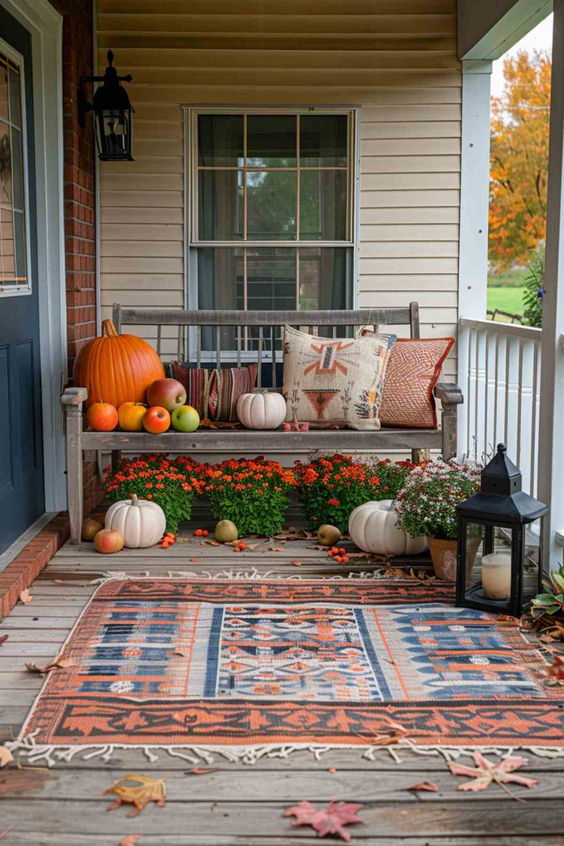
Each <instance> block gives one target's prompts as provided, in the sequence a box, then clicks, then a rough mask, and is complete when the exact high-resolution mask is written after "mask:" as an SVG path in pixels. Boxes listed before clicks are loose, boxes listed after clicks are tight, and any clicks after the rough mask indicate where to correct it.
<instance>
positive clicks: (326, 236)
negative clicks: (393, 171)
mask: <svg viewBox="0 0 564 846" xmlns="http://www.w3.org/2000/svg"><path fill="white" fill-rule="evenodd" d="M188 121H189V150H190V153H189V159H190V171H189V173H190V180H189V183H190V185H189V201H188V221H189V222H188V234H189V241H190V243H189V246H190V265H189V267H190V270H189V276H190V279H189V286H190V287H189V291H190V294H189V297H190V306H191V307H193V308H195V307H197V308H199V309H237V310H264V309H268V310H270V309H277V310H279V309H288V310H295V309H299V310H304V309H341V308H350V307H352V305H353V287H354V267H355V261H354V245H355V238H354V233H355V205H356V204H355V184H356V179H355V170H356V162H355V112H354V110H350V109H341V110H339V109H303V110H297V109H293V110H290V109H284V110H273V109H240V110H235V109H223V110H222V109H218V108H215V109H214V108H207V109H190V110H189V113H188Z"/></svg>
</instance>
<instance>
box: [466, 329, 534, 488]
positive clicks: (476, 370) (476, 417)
mask: <svg viewBox="0 0 564 846" xmlns="http://www.w3.org/2000/svg"><path fill="white" fill-rule="evenodd" d="M540 340H541V330H540V329H533V328H530V327H528V326H516V325H514V324H509V323H494V322H493V321H491V320H471V319H468V318H464V317H462V318H460V320H459V336H458V373H459V377H458V379H459V384H460V386H461V388H462V392H463V394H464V404H463V405H462V406H461V407H460V412H459V419H458V427H459V429H458V430H459V440H458V450H459V454H463V455H467V456H469V457H470V458H475V459H478V460H480V459H482V458H483V457H484V456H490V455H491V454H492V452H493V451H494V450H495V446H496V444H497V443H499V442H503V443H505V444H506V445H507V452H508V455H509V457H510V458H511V459H512V460H513V461H514V462H515V463H516V464H517V466H518V467H519V468H520V469H521V471H522V473H523V490H525V491H527V492H528V493H530V494H531V495H532V496H536V495H537V468H538V440H539V439H538V421H539V400H540V368H541V348H540Z"/></svg>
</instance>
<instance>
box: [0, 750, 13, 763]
mask: <svg viewBox="0 0 564 846" xmlns="http://www.w3.org/2000/svg"><path fill="white" fill-rule="evenodd" d="M13 760H14V756H13V755H12V753H11V752H10V750H9V749H7V748H6V747H5V746H0V768H1V767H7V766H8V764H11V763H12V761H13Z"/></svg>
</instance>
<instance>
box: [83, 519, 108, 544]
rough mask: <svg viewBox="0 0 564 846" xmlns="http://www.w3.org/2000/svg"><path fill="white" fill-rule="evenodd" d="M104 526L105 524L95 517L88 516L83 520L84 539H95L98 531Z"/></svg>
mask: <svg viewBox="0 0 564 846" xmlns="http://www.w3.org/2000/svg"><path fill="white" fill-rule="evenodd" d="M103 528H104V524H103V523H100V521H99V520H95V519H94V518H93V517H87V518H86V520H83V521H82V540H83V541H93V540H94V538H95V537H96V535H97V534H98V532H99V531H100V530H101V529H103Z"/></svg>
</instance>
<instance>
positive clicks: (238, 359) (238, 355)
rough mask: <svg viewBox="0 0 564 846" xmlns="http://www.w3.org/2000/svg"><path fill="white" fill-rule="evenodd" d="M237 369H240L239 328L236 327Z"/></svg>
mask: <svg viewBox="0 0 564 846" xmlns="http://www.w3.org/2000/svg"><path fill="white" fill-rule="evenodd" d="M237 367H241V327H240V326H239V325H238V326H237Z"/></svg>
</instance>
